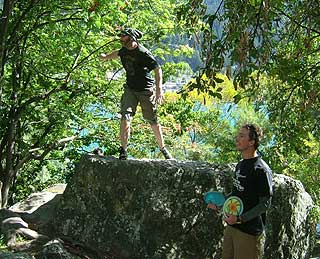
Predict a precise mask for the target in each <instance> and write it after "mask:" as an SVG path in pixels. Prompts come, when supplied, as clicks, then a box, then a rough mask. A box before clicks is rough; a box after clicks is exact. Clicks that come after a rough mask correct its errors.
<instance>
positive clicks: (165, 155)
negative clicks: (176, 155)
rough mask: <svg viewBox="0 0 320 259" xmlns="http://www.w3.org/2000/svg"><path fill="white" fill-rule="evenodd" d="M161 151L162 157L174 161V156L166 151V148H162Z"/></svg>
mask: <svg viewBox="0 0 320 259" xmlns="http://www.w3.org/2000/svg"><path fill="white" fill-rule="evenodd" d="M160 151H161V153H162V155H163V156H164V157H165V159H172V156H171V154H170V153H169V151H168V150H167V149H166V147H163V148H160Z"/></svg>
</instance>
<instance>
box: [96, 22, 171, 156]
mask: <svg viewBox="0 0 320 259" xmlns="http://www.w3.org/2000/svg"><path fill="white" fill-rule="evenodd" d="M119 37H120V42H121V44H122V48H121V49H120V50H116V51H114V52H112V53H110V54H108V55H106V54H102V55H101V56H100V59H101V60H110V59H115V58H119V57H120V59H121V63H122V65H123V67H124V68H125V70H126V84H125V87H124V93H123V95H122V98H121V124H120V140H121V147H120V150H119V151H120V155H119V159H122V160H125V159H127V156H128V155H127V146H128V141H129V137H130V122H131V118H132V117H133V116H134V115H135V112H136V109H137V106H138V104H139V103H140V106H141V109H142V114H143V117H144V119H145V120H146V121H148V122H149V123H150V125H151V128H152V130H153V132H154V134H155V137H156V140H157V143H158V145H159V147H160V151H161V152H162V154H163V156H164V157H165V158H166V159H171V158H172V157H171V155H170V153H169V151H168V150H167V149H166V147H165V145H164V140H163V134H162V128H161V125H160V124H159V122H158V119H157V114H156V105H157V104H161V103H162V102H163V101H164V99H163V91H162V70H161V67H160V65H159V64H158V62H157V61H156V59H155V58H154V56H153V55H152V54H151V53H150V51H149V50H148V49H146V48H145V47H144V46H143V45H141V44H140V43H139V42H138V40H139V39H140V38H141V37H142V33H141V32H140V31H139V30H136V29H132V28H127V29H125V30H122V31H121V32H120V34H119ZM151 71H154V74H155V80H154V79H153V78H152V77H151V75H150V72H151ZM154 85H155V87H154Z"/></svg>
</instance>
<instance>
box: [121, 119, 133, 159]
mask: <svg viewBox="0 0 320 259" xmlns="http://www.w3.org/2000/svg"><path fill="white" fill-rule="evenodd" d="M129 138H130V120H127V119H126V118H121V122H120V142H121V148H120V155H119V159H122V160H125V159H127V148H128V142H129Z"/></svg>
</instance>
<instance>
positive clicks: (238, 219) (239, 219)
mask: <svg viewBox="0 0 320 259" xmlns="http://www.w3.org/2000/svg"><path fill="white" fill-rule="evenodd" d="M236 223H237V224H242V223H243V221H242V218H241V217H240V216H237V222H236Z"/></svg>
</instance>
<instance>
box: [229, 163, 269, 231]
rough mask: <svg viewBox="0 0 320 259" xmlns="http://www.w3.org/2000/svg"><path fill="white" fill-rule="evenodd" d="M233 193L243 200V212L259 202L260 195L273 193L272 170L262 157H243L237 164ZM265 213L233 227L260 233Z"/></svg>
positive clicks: (263, 224) (265, 195)
mask: <svg viewBox="0 0 320 259" xmlns="http://www.w3.org/2000/svg"><path fill="white" fill-rule="evenodd" d="M232 195H234V196H238V197H239V198H241V200H242V202H243V206H244V208H243V213H245V212H247V211H249V210H250V209H252V208H253V207H255V206H256V205H257V204H258V203H259V197H270V196H271V195H272V171H271V169H270V168H269V166H268V165H267V164H266V162H265V161H263V160H262V158H261V157H255V158H252V159H243V160H242V161H240V162H239V163H238V164H237V166H236V172H235V176H234V178H233V189H232ZM265 217H266V215H265V213H264V214H262V215H260V216H258V217H256V218H253V219H252V220H249V221H247V222H244V223H242V224H236V225H232V226H233V227H235V228H237V229H239V230H241V231H243V232H245V233H248V234H251V235H259V234H261V233H262V232H263V230H264V226H265Z"/></svg>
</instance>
